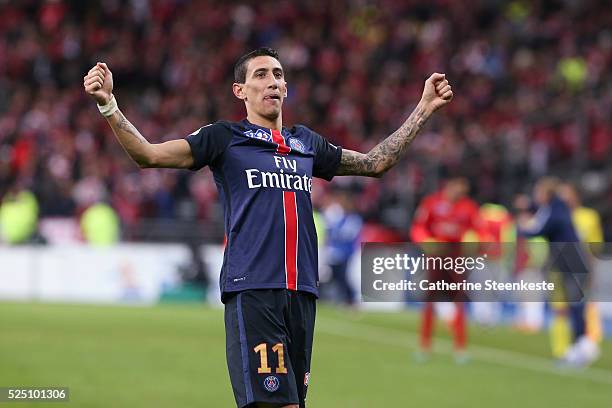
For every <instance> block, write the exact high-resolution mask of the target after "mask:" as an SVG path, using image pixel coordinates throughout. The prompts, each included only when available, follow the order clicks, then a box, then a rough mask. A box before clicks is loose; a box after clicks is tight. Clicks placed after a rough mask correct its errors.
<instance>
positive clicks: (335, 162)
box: [83, 48, 453, 408]
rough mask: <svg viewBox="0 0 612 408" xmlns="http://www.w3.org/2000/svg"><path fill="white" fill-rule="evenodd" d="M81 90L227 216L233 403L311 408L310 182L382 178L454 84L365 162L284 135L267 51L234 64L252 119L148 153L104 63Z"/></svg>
mask: <svg viewBox="0 0 612 408" xmlns="http://www.w3.org/2000/svg"><path fill="white" fill-rule="evenodd" d="M83 80H84V82H83V86H84V88H85V91H86V92H87V93H88V94H89V95H91V96H92V97H93V98H94V100H95V101H96V102H97V104H98V109H99V110H100V112H101V114H102V115H103V116H104V117H105V118H106V120H107V121H108V124H109V125H110V127H111V129H112V130H113V132H114V134H115V136H116V138H117V140H118V141H119V143H120V144H121V145H122V146H123V148H124V149H125V151H126V152H127V154H128V155H129V156H130V157H131V158H132V159H133V160H134V161H135V162H136V163H137V164H138V165H139V166H140V167H141V168H146V167H166V168H183V169H191V170H199V169H201V168H202V167H204V166H209V167H210V168H211V170H212V172H213V175H214V179H215V183H216V185H217V188H218V190H219V195H220V199H221V201H222V203H223V206H224V210H225V230H226V234H227V245H226V249H225V257H224V262H223V268H222V271H221V278H220V285H221V293H222V300H223V302H224V303H225V329H226V353H227V363H228V369H229V374H230V379H231V383H232V387H233V391H234V396H235V398H236V403H237V405H238V407H247V406H248V407H289V408H297V407H298V406H300V407H303V406H305V402H304V401H305V398H306V390H307V387H308V383H309V380H310V359H311V353H312V341H313V331H314V321H315V299H316V297H317V286H318V272H317V237H316V232H315V227H314V222H313V217H312V204H311V200H310V193H311V188H312V178H313V177H319V178H323V179H326V180H331V179H332V178H333V177H334V176H336V175H363V176H370V177H380V176H382V175H383V174H384V173H385V172H386V171H387V170H389V169H390V168H391V167H393V166H394V165H395V164H396V163H397V162H398V160H399V159H400V157H401V156H402V153H403V152H404V151H405V150H406V148H407V147H408V145H409V144H410V142H411V141H412V140H413V139H414V138H415V136H416V135H417V133H418V132H419V130H421V128H422V127H423V125H424V124H425V122H426V121H427V119H428V118H429V117H430V116H431V114H432V113H433V112H434V111H436V110H437V109H438V108H440V107H442V106H444V105H446V104H448V103H449V102H450V100H451V99H452V97H453V93H452V90H451V86H450V85H449V83H448V80H446V78H445V76H444V75H443V74H438V73H435V74H433V75H431V76H430V77H429V78H428V79H427V80H426V81H425V86H424V90H423V94H422V97H421V100H420V102H419V103H418V105H417V106H416V108H415V110H414V111H413V112H412V113H411V114H410V116H409V117H408V118H407V119H406V121H405V122H404V123H403V124H402V126H401V127H400V128H399V129H398V130H397V131H395V132H394V133H393V134H391V135H390V136H389V137H387V138H386V139H385V140H383V141H382V142H381V143H379V144H378V145H377V146H375V147H374V148H373V149H372V150H370V151H369V152H368V153H359V152H356V151H351V150H347V149H341V148H340V147H337V146H334V145H333V144H331V143H329V142H328V141H327V140H325V139H324V138H323V137H322V136H320V135H319V134H317V133H315V132H314V131H312V130H310V129H309V128H307V127H305V126H300V125H296V126H294V127H292V128H286V127H283V116H282V106H283V101H284V99H285V98H286V97H287V82H286V81H285V73H284V71H283V67H282V65H281V63H280V61H279V58H278V54H277V53H276V51H274V50H272V49H270V48H259V49H256V50H254V51H252V52H249V53H248V54H245V55H243V56H242V57H241V58H240V59H239V60H238V62H237V63H236V65H235V68H234V81H235V82H234V84H233V86H232V90H233V93H234V95H235V96H236V98H238V99H239V100H241V101H243V102H244V105H245V107H246V118H245V119H244V120H242V121H240V122H228V121H218V122H215V123H212V124H209V125H206V126H203V127H202V128H200V129H198V130H196V131H195V132H193V133H192V134H190V135H188V136H186V137H185V138H184V139H178V140H171V141H167V142H165V143H159V144H152V143H149V142H148V141H147V140H146V138H144V137H143V136H142V135H141V134H140V132H139V131H138V130H137V129H136V127H135V126H134V125H132V124H131V123H130V122H129V121H128V119H127V118H126V117H125V116H124V115H123V113H121V111H120V110H119V109H118V105H117V101H116V99H115V97H114V96H113V93H112V91H113V76H112V74H111V71H110V69H109V67H108V66H107V65H106V64H105V63H100V62H98V63H97V64H96V65H95V66H94V67H92V68H91V70H90V71H89V72H88V73H87V75H86V76H85V77H84V78H83ZM389 103H392V101H389Z"/></svg>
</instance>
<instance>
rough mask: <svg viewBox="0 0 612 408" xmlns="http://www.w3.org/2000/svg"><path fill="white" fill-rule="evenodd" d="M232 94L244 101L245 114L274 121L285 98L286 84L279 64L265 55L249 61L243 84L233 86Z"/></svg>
mask: <svg viewBox="0 0 612 408" xmlns="http://www.w3.org/2000/svg"><path fill="white" fill-rule="evenodd" d="M234 94H235V95H236V97H238V98H239V99H242V100H244V102H245V104H246V107H247V113H251V112H252V113H254V114H256V115H258V116H262V117H264V118H266V119H270V120H274V119H276V118H277V117H278V116H279V115H280V113H281V111H282V106H283V101H284V99H285V98H286V97H287V83H286V82H285V75H284V72H283V67H282V66H281V64H280V62H278V60H277V59H276V58H273V57H270V56H267V55H265V56H259V57H255V58H252V59H251V60H249V61H248V66H247V72H246V80H245V83H244V84H234Z"/></svg>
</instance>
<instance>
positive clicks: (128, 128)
mask: <svg viewBox="0 0 612 408" xmlns="http://www.w3.org/2000/svg"><path fill="white" fill-rule="evenodd" d="M116 113H117V115H118V116H119V123H118V124H117V127H118V128H119V129H121V130H123V131H124V132H127V133H129V134H130V135H132V136H133V137H135V138H136V139H137V140H138V142H140V143H142V144H146V143H148V142H147V139H145V138H144V136H142V135H141V134H140V132H139V131H138V129H136V127H135V126H134V125H132V124H131V123H130V121H129V120H127V118H126V117H125V116H123V113H121V111H119V110H118V111H117V112H116Z"/></svg>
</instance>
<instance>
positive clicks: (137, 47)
mask: <svg viewBox="0 0 612 408" xmlns="http://www.w3.org/2000/svg"><path fill="white" fill-rule="evenodd" d="M610 21H612V7H610V5H609V3H608V2H607V1H605V0H600V1H597V0H584V1H573V0H566V1H562V0H557V1H549V0H536V1H511V2H505V1H470V2H466V1H451V0H436V1H418V0H412V1H402V2H398V1H391V0H388V1H384V0H383V1H365V0H361V1H348V0H337V1H333V2H328V1H325V0H311V1H307V2H291V1H280V2H279V1H274V2H272V1H259V2H244V3H241V4H239V3H234V2H212V1H187V0H131V1H119V0H100V1H86V2H85V1H80V0H73V1H68V0H65V1H62V0H57V1H35V0H22V1H0V199H1V197H3V196H5V195H7V194H12V193H14V192H17V191H21V190H29V191H31V192H33V193H34V195H35V197H36V199H37V201H38V211H39V216H40V217H42V218H49V217H72V216H79V215H80V214H82V212H83V211H84V210H85V209H87V208H88V207H89V206H91V205H92V204H94V203H98V202H107V203H108V204H110V206H111V207H112V208H113V209H114V210H115V211H116V213H117V214H118V216H119V219H120V220H121V223H122V224H123V225H124V226H126V227H130V226H137V225H138V224H139V223H141V222H142V221H143V220H150V219H158V220H159V219H163V220H194V219H197V220H199V221H200V222H203V223H207V225H218V226H221V223H220V220H221V219H222V217H221V216H220V214H221V213H220V212H221V209H220V207H219V205H218V204H217V202H216V194H217V193H216V189H215V186H214V183H213V182H212V177H211V175H210V172H209V171H208V170H205V171H203V172H200V173H195V174H194V173H191V172H188V171H174V170H146V171H140V170H139V169H138V167H137V166H136V165H135V164H134V163H132V162H131V161H130V159H129V158H128V157H127V155H125V154H124V153H123V152H122V151H121V147H120V146H119V145H118V143H117V142H116V141H115V140H114V138H113V135H112V132H111V131H110V129H109V128H108V126H107V124H106V123H105V121H104V120H103V118H102V117H101V116H100V115H99V113H98V112H97V109H96V107H95V104H94V102H93V101H92V100H90V99H89V98H88V97H87V96H86V95H85V93H84V92H83V88H82V77H83V75H85V73H86V72H87V71H88V69H89V68H90V67H91V66H92V65H93V64H95V62H96V61H105V62H107V63H108V65H109V67H110V69H111V70H112V72H113V76H114V82H115V91H114V93H115V95H116V97H117V100H118V103H119V106H120V108H121V109H122V111H123V112H124V113H125V114H126V116H127V117H128V118H129V119H130V121H131V122H132V123H133V124H134V125H135V126H136V127H137V128H138V129H139V130H140V131H141V133H142V134H143V135H144V136H145V137H146V138H147V139H148V140H149V141H150V142H161V141H165V140H169V139H174V138H179V137H184V136H185V135H187V134H189V133H191V132H192V131H194V130H195V129H197V128H199V127H201V126H202V125H204V124H207V123H210V122H214V121H216V120H218V119H229V120H239V119H241V118H243V117H244V116H245V112H244V106H243V105H242V104H241V103H240V102H239V101H238V100H236V99H235V97H234V96H233V94H232V93H231V83H232V69H233V65H234V62H235V61H236V60H237V58H238V57H239V56H240V55H242V54H243V53H245V52H246V51H248V50H250V49H253V48H255V47H258V46H264V45H265V46H271V47H273V48H276V49H277V50H278V51H279V53H280V56H281V60H282V61H281V62H282V63H283V66H284V68H285V71H286V77H287V81H288V84H289V97H288V99H287V100H286V101H285V106H284V110H283V112H284V123H285V124H286V126H291V125H292V124H294V123H303V124H306V125H307V126H309V127H311V128H313V129H314V130H316V131H317V132H319V133H321V134H322V135H324V136H325V137H327V138H328V139H330V140H331V141H333V142H334V143H336V144H339V145H341V146H343V147H347V148H351V149H356V150H361V151H367V150H368V149H370V148H371V147H373V146H374V145H375V144H376V143H377V142H378V141H379V140H381V139H382V138H384V137H385V136H387V135H388V134H390V133H391V132H393V131H394V130H395V129H396V128H397V127H399V125H401V123H402V122H403V120H404V119H405V118H406V117H407V115H408V114H409V113H410V111H411V110H412V109H413V107H414V106H415V104H416V102H417V101H418V99H419V97H420V93H421V91H422V86H423V82H424V80H425V79H426V77H427V76H428V75H429V74H430V73H432V72H434V71H436V72H445V73H446V74H447V78H448V79H449V80H450V82H451V83H452V86H453V90H454V92H455V100H454V101H453V103H451V104H450V105H449V106H448V107H447V108H445V109H444V111H443V112H439V113H438V114H436V117H435V118H434V119H433V120H432V121H431V123H429V124H428V126H427V128H426V130H425V131H424V132H423V134H421V135H420V136H419V137H418V138H417V139H416V141H415V142H414V143H413V145H412V146H411V148H410V149H409V152H408V154H407V156H406V158H405V159H404V160H403V161H402V162H401V163H400V164H399V165H398V166H397V168H395V169H393V170H391V171H390V172H389V173H388V174H387V175H386V176H385V177H384V178H383V179H380V180H367V179H357V178H355V179H354V178H338V179H337V180H336V181H334V182H333V183H332V184H331V186H330V185H327V184H326V183H320V184H318V185H317V186H316V187H315V189H318V192H317V193H316V194H315V195H314V201H315V205H317V206H327V205H329V201H330V200H331V198H330V197H332V196H333V194H329V193H328V192H329V190H330V189H334V188H342V189H344V190H349V191H351V193H352V194H353V195H354V203H355V207H356V210H357V211H358V212H359V213H360V214H361V216H363V217H364V219H365V221H366V223H368V224H369V225H378V226H381V227H382V226H384V227H385V228H389V229H390V230H392V231H395V232H396V233H397V234H398V235H399V236H400V237H407V236H408V228H409V226H410V222H411V214H412V213H413V212H414V209H415V207H416V206H417V204H418V202H419V200H420V199H421V198H422V197H423V196H424V195H425V194H427V193H430V192H431V191H433V190H435V189H437V187H438V182H439V180H440V179H442V178H444V177H445V176H446V175H448V174H458V173H460V174H461V175H463V176H465V177H467V178H468V179H469V180H470V183H471V188H472V195H473V196H474V197H475V198H476V199H477V200H478V201H479V202H481V203H483V202H498V203H502V204H509V203H510V202H511V200H512V198H513V197H514V195H515V194H517V193H521V192H525V191H528V190H529V189H530V183H531V182H532V181H533V180H535V179H536V178H538V177H541V176H543V175H546V174H551V173H552V174H555V175H558V176H560V177H561V178H564V179H572V180H573V181H575V182H577V183H578V184H579V185H581V187H582V188H583V193H584V197H585V201H586V202H587V203H588V204H589V205H591V206H594V207H596V208H598V209H599V210H600V211H602V212H603V216H604V220H605V222H606V223H607V228H608V234H609V233H610V220H611V218H612V214H611V210H612V209H611V208H610V205H609V203H610V202H611V200H612V186H611V183H610V164H609V161H608V160H607V158H608V155H609V154H610V153H611V152H612V148H611V145H612V123H611V115H610V112H612V69H610V67H611V66H612V27H611V26H610V24H609V22H610ZM608 236H609V235H608Z"/></svg>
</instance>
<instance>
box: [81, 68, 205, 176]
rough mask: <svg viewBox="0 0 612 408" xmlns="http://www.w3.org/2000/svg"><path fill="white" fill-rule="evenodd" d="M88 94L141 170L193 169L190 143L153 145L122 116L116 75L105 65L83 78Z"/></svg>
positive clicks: (182, 141) (172, 141)
mask: <svg viewBox="0 0 612 408" xmlns="http://www.w3.org/2000/svg"><path fill="white" fill-rule="evenodd" d="M83 87H84V88H85V92H87V93H88V94H89V95H91V96H92V97H93V98H94V100H95V101H96V103H97V104H98V108H99V109H100V112H101V113H102V115H104V117H105V118H106V121H107V122H108V124H109V125H110V127H111V129H112V130H113V133H114V134H115V136H116V137H117V140H118V141H119V143H120V144H121V146H122V147H123V149H124V150H125V151H126V153H127V154H128V155H129V156H130V157H131V158H132V160H134V161H135V162H136V163H137V164H138V166H139V167H141V168H147V167H168V168H177V169H187V168H190V167H192V166H193V156H192V154H191V147H190V146H189V143H187V141H186V140H183V139H177V140H171V141H168V142H164V143H157V144H155V143H149V142H148V141H147V139H145V138H144V136H142V135H141V134H140V132H139V131H138V129H136V127H135V126H134V125H132V124H131V123H130V121H129V120H127V118H126V117H125V116H124V115H123V113H121V111H120V110H119V108H118V107H117V102H116V100H115V97H114V96H113V74H112V73H111V71H110V70H109V69H108V66H106V64H105V63H100V62H98V63H97V64H96V65H95V66H94V67H93V68H92V69H90V70H89V72H88V73H87V75H86V76H85V77H83Z"/></svg>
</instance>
